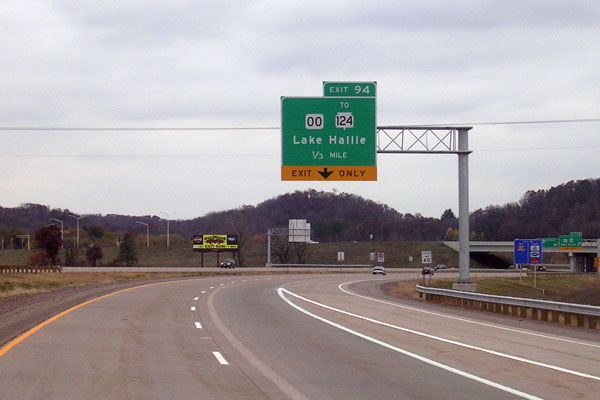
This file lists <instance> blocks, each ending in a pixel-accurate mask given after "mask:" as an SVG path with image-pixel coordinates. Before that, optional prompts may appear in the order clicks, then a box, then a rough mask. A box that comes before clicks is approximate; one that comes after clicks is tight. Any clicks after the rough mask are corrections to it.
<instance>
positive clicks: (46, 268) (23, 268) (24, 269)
mask: <svg viewBox="0 0 600 400" xmlns="http://www.w3.org/2000/svg"><path fill="white" fill-rule="evenodd" d="M39 272H62V267H61V266H60V265H0V274H21V273H33V274H37V273H39Z"/></svg>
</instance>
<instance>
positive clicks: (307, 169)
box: [281, 97, 377, 181]
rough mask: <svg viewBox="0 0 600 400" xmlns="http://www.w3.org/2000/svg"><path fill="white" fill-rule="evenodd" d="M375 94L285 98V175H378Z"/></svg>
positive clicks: (288, 177) (352, 177)
mask: <svg viewBox="0 0 600 400" xmlns="http://www.w3.org/2000/svg"><path fill="white" fill-rule="evenodd" d="M375 131H376V121H375V99H374V98H371V97H283V98H282V99H281V146H282V164H281V165H282V166H281V179H282V180H308V181H313V180H331V181H333V180H377V166H376V143H375Z"/></svg>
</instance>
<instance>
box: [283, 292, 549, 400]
mask: <svg viewBox="0 0 600 400" xmlns="http://www.w3.org/2000/svg"><path fill="white" fill-rule="evenodd" d="M284 292H285V293H288V294H289V295H291V296H294V297H297V298H299V299H301V300H304V301H308V302H309V303H313V304H317V305H321V304H320V303H317V302H315V301H312V300H309V299H306V298H304V297H302V296H298V295H297V294H295V293H292V292H290V291H289V290H287V289H284V288H278V289H277V294H278V295H279V297H281V298H282V299H283V300H284V301H285V302H286V303H288V304H289V305H290V306H292V307H294V308H295V309H296V310H298V311H300V312H301V313H304V314H306V315H308V316H309V317H312V318H315V319H317V320H319V321H321V322H325V323H326V324H328V325H331V326H333V327H335V328H338V329H341V330H342V331H344V332H348V333H350V334H352V335H354V336H358V337H359V338H362V339H365V340H367V341H369V342H371V343H375V344H378V345H380V346H382V347H385V348H387V349H390V350H393V351H396V352H398V353H400V354H404V355H406V356H408V357H412V358H415V359H417V360H419V361H422V362H424V363H426V364H429V365H433V366H434V367H438V368H441V369H444V370H446V371H449V372H453V373H455V374H457V375H460V376H463V377H465V378H468V379H472V380H474V381H476V382H480V383H483V384H484V385H487V386H491V387H493V388H496V389H499V390H502V391H504V392H508V393H511V394H514V395H516V396H519V397H523V398H525V399H529V400H542V399H541V398H540V397H536V396H534V395H531V394H529V393H525V392H521V391H519V390H517V389H513V388H511V387H508V386H504V385H502V384H500V383H496V382H493V381H490V380H487V379H485V378H482V377H480V376H477V375H473V374H470V373H468V372H465V371H462V370H460V369H457V368H454V367H451V366H449V365H446V364H442V363H440V362H438V361H434V360H431V359H429V358H426V357H423V356H420V355H418V354H415V353H411V352H410V351H408V350H404V349H401V348H399V347H396V346H393V345H391V344H389V343H386V342H383V341H381V340H378V339H375V338H372V337H370V336H367V335H365V334H362V333H360V332H357V331H354V330H352V329H350V328H346V327H345V326H343V325H340V324H337V323H335V322H333V321H330V320H328V319H325V318H323V317H320V316H318V315H316V314H313V313H311V312H310V311H308V310H305V309H304V308H302V307H300V306H298V305H296V304H294V303H293V302H292V301H291V300H290V299H288V298H287V297H285V295H284V294H283V293H284ZM321 306H324V304H323V305H321ZM325 307H327V308H329V306H325Z"/></svg>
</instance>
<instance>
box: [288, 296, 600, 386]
mask: <svg viewBox="0 0 600 400" xmlns="http://www.w3.org/2000/svg"><path fill="white" fill-rule="evenodd" d="M281 289H282V290H284V291H285V292H286V293H289V294H290V295H291V296H294V297H296V298H298V299H300V300H304V301H306V302H308V303H311V304H314V305H316V306H319V307H323V308H326V309H328V310H331V311H335V312H338V313H340V314H345V315H349V316H351V317H354V318H358V319H362V320H364V321H369V322H372V323H374V324H377V325H381V326H385V327H388V328H392V329H397V330H399V331H402V332H407V333H412V334H414V335H418V336H423V337H426V338H428V339H433V340H437V341H439V342H443V343H448V344H453V345H456V346H460V347H464V348H467V349H470V350H477V351H481V352H483V353H488V354H492V355H495V356H498V357H503V358H508V359H510V360H515V361H521V362H524V363H527V364H531V365H535V366H538V367H544V368H548V369H553V370H555V371H560V372H565V373H567V374H571V375H576V376H580V377H582V378H589V379H594V380H597V381H600V376H595V375H590V374H586V373H584V372H579V371H574V370H572V369H567V368H562V367H559V366H556V365H551V364H546V363H543V362H539V361H534V360H529V359H527V358H522V357H518V356H513V355H510V354H506V353H501V352H499V351H495V350H489V349H484V348H483V347H477V346H473V345H470V344H466V343H462V342H457V341H456V340H451V339H445V338H442V337H439V336H434V335H430V334H428V333H424V332H419V331H415V330H413V329H408V328H403V327H401V326H397V325H392V324H388V323H387V322H382V321H378V320H376V319H373V318H369V317H365V316H362V315H358V314H354V313H351V312H349V311H344V310H340V309H339V308H335V307H331V306H328V305H325V304H322V303H318V302H316V301H314V300H310V299H307V298H306V297H302V296H300V295H297V294H295V293H292V292H290V291H289V290H287V289H283V288H281ZM278 290H279V289H278Z"/></svg>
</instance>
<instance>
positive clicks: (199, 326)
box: [194, 322, 202, 329]
mask: <svg viewBox="0 0 600 400" xmlns="http://www.w3.org/2000/svg"><path fill="white" fill-rule="evenodd" d="M194 325H196V329H202V324H201V323H200V322H194Z"/></svg>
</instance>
